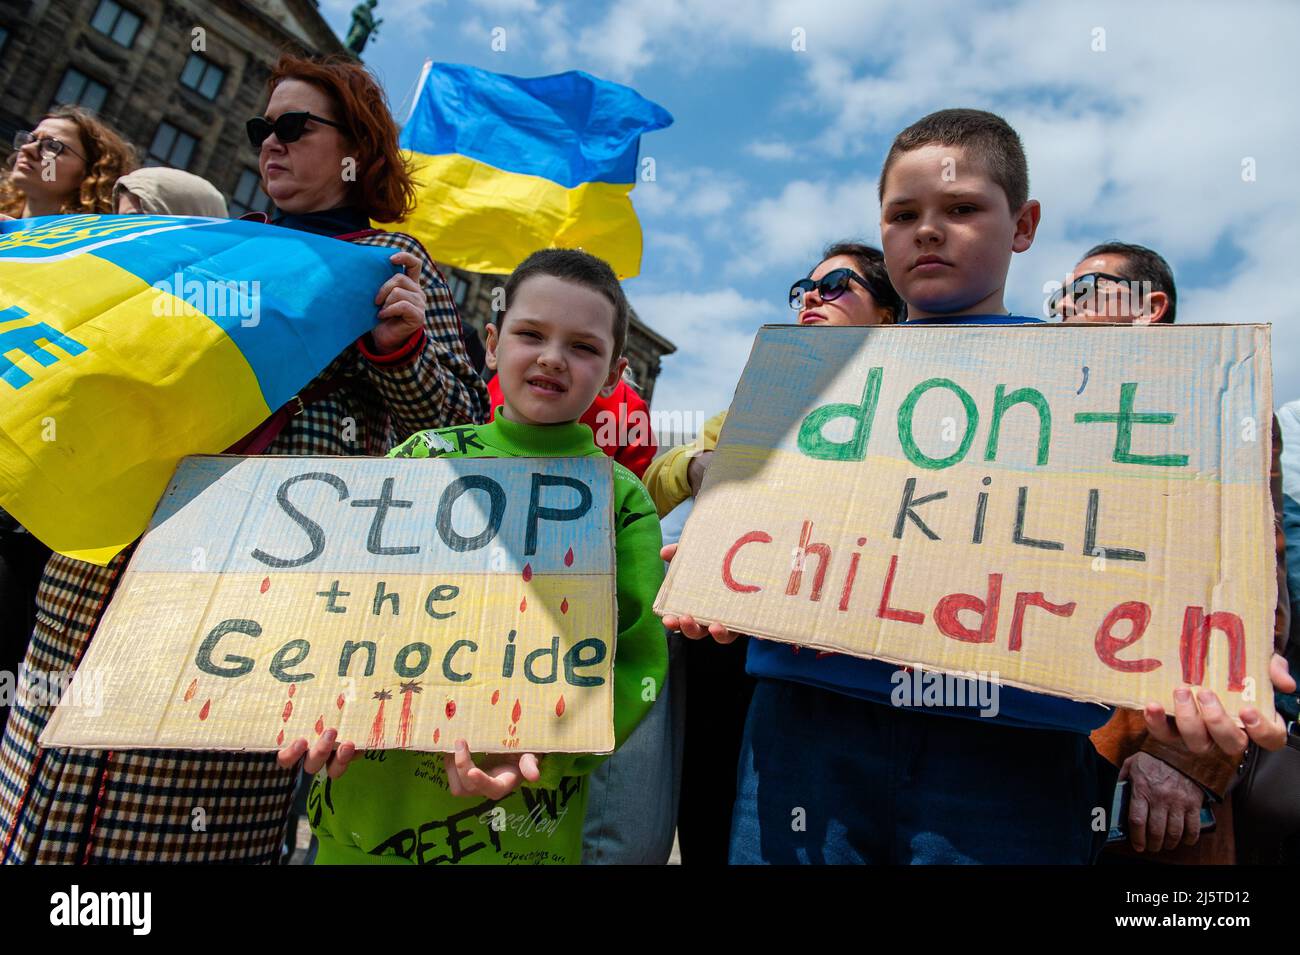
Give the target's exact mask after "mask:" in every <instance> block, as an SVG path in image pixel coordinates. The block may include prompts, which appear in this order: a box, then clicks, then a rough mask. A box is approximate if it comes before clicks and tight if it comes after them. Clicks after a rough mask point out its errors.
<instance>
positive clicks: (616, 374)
mask: <svg viewBox="0 0 1300 955" xmlns="http://www.w3.org/2000/svg"><path fill="white" fill-rule="evenodd" d="M626 370H627V359H626V358H620V359H619V360H618V361H616V362H614V367H613V368H611V369H610V370H609V375H608V376H607V377H606V378H605V384H604V385H602V386H601V389H600V396H601V397H602V398H608V397H609V396H610V395H612V394H613V393H614V389H615V388H617V387H618V383H619V382H620V381H621V380H622V379H623V372H624V371H626Z"/></svg>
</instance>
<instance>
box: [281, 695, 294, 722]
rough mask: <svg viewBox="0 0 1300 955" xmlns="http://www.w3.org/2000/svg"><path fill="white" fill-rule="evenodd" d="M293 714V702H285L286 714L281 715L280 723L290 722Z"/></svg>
mask: <svg viewBox="0 0 1300 955" xmlns="http://www.w3.org/2000/svg"><path fill="white" fill-rule="evenodd" d="M292 714H293V700H285V701H284V712H283V713H281V714H280V721H281V722H283V723H287V722H289V717H290V716H291V715H292Z"/></svg>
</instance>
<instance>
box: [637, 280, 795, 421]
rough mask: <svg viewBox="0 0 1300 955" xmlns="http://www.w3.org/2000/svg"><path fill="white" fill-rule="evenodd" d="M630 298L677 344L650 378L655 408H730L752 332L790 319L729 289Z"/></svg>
mask: <svg viewBox="0 0 1300 955" xmlns="http://www.w3.org/2000/svg"><path fill="white" fill-rule="evenodd" d="M630 297H631V301H632V307H633V308H635V309H636V311H637V314H638V315H639V316H640V317H641V319H642V320H643V321H644V322H646V323H647V324H648V325H650V326H651V327H652V328H654V329H655V330H656V331H657V332H659V333H660V334H662V335H665V336H666V337H667V338H668V339H669V340H670V341H672V342H673V343H674V344H675V345H677V347H678V351H677V352H676V353H675V354H672V355H668V356H666V357H665V358H664V359H663V371H662V372H661V374H660V375H659V379H658V380H657V381H656V382H655V398H654V410H656V411H685V412H690V413H691V414H694V413H696V412H699V413H700V414H703V415H704V416H706V417H710V416H712V415H715V414H717V413H718V412H719V411H722V410H723V409H725V408H728V407H730V405H731V397H732V395H733V394H734V392H735V390H736V383H737V382H738V381H740V373H741V371H742V370H743V369H744V367H745V360H746V359H747V358H748V357H749V349H750V346H751V345H752V344H753V338H754V333H755V332H756V331H758V328H759V326H760V325H763V324H767V323H771V322H786V321H789V314H788V311H789V310H788V309H783V308H780V307H779V306H778V305H776V304H774V303H772V302H769V301H762V300H758V299H751V298H747V297H746V296H745V295H743V294H742V293H740V292H739V291H737V290H736V289H734V288H723V289H717V290H713V291H707V292H664V293H647V294H637V293H636V292H632V293H631V296H630ZM703 342H707V343H708V345H707V347H702V343H703Z"/></svg>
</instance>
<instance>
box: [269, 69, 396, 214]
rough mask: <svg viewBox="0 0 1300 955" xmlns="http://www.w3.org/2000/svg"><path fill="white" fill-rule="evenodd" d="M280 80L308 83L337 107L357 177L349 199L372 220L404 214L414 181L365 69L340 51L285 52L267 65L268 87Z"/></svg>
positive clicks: (380, 92) (389, 116) (388, 115)
mask: <svg viewBox="0 0 1300 955" xmlns="http://www.w3.org/2000/svg"><path fill="white" fill-rule="evenodd" d="M284 80H301V81H302V82H304V83H310V84H312V85H313V86H315V87H317V88H318V89H320V90H321V91H322V92H324V93H325V94H326V95H327V96H329V98H330V99H332V100H333V101H334V103H335V105H336V106H337V107H338V111H339V115H338V116H336V117H335V120H336V121H337V122H338V123H340V124H341V125H342V126H343V127H344V130H345V131H346V132H345V135H346V136H347V138H348V139H349V141H350V142H351V143H352V145H353V148H354V149H355V152H356V160H357V178H356V181H355V182H353V183H352V184H351V188H352V194H351V196H350V201H351V202H352V203H354V204H355V205H357V206H359V207H360V208H361V210H362V211H363V212H365V213H366V215H368V216H369V217H370V218H371V219H374V220H375V221H377V222H397V221H398V220H399V219H405V218H406V217H407V215H409V214H410V212H411V210H412V209H414V208H415V184H414V183H413V182H412V181H411V169H410V165H409V164H408V162H407V160H406V158H405V157H404V156H402V154H401V151H400V150H399V149H398V148H397V124H396V123H394V122H393V114H392V113H391V112H389V109H388V100H387V98H386V97H385V96H384V91H383V89H382V88H381V87H380V86H379V83H378V82H376V80H375V78H374V77H373V76H371V75H370V71H369V70H367V69H366V68H365V67H364V66H362V65H361V64H360V63H357V62H356V61H355V60H352V59H348V58H345V57H341V56H328V57H324V58H311V59H307V58H304V57H300V56H294V55H293V54H292V53H285V54H283V55H281V57H280V59H279V60H278V61H277V62H276V64H275V66H274V67H273V68H272V70H271V79H270V82H269V83H268V84H267V89H268V92H274V90H275V88H276V87H277V86H278V85H280V83H281V82H283V81H284Z"/></svg>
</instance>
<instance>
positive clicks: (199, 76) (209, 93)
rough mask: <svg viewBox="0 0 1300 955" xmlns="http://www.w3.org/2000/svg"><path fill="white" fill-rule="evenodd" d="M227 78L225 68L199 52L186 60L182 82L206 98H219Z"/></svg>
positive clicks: (182, 72)
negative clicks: (222, 85) (218, 95)
mask: <svg viewBox="0 0 1300 955" xmlns="http://www.w3.org/2000/svg"><path fill="white" fill-rule="evenodd" d="M225 79H226V71H225V70H223V69H222V68H221V67H219V66H217V64H215V63H213V62H212V61H211V60H206V59H204V58H203V57H201V56H199V55H198V54H197V53H191V54H190V58H189V59H188V60H186V61H185V69H183V70H181V84H182V85H183V86H188V87H189V88H190V89H192V90H194V91H195V92H196V93H198V94H199V95H200V96H202V97H204V98H206V99H213V100H214V99H216V98H217V94H218V93H220V92H221V84H222V83H223V82H225Z"/></svg>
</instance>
